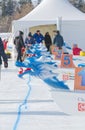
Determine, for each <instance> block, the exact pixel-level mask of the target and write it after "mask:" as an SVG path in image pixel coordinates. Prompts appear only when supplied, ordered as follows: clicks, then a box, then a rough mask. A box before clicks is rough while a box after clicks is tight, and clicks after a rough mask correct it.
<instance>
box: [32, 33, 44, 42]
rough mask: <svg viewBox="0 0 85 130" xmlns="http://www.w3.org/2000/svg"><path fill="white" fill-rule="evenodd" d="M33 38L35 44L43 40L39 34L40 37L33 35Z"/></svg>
mask: <svg viewBox="0 0 85 130" xmlns="http://www.w3.org/2000/svg"><path fill="white" fill-rule="evenodd" d="M33 38H34V40H35V41H36V42H37V43H41V42H42V41H43V40H44V37H43V35H42V34H41V33H40V35H38V34H37V33H35V34H34V35H33Z"/></svg>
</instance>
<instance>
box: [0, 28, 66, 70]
mask: <svg viewBox="0 0 85 130" xmlns="http://www.w3.org/2000/svg"><path fill="white" fill-rule="evenodd" d="M23 35H24V33H23V32H22V31H19V36H17V37H15V39H14V44H15V48H16V51H17V59H16V60H17V61H20V62H22V61H23V58H22V56H23V52H25V50H27V49H29V47H30V46H31V45H32V44H35V43H38V44H40V43H43V41H44V43H45V46H46V48H47V51H50V46H51V45H52V44H54V45H55V46H57V47H58V48H59V49H61V48H62V46H63V45H64V40H63V37H62V36H61V35H60V32H59V31H56V30H55V31H54V38H53V39H52V38H51V36H50V34H49V32H46V33H45V35H43V34H42V33H41V32H40V30H37V31H36V32H35V33H34V34H32V33H31V32H29V33H28V36H27V37H26V39H25V41H24V40H23ZM6 48H7V41H5V40H3V41H2V39H1V38H0V65H1V64H2V59H3V62H4V67H5V68H7V67H8V58H7V55H6V53H5V50H6Z"/></svg>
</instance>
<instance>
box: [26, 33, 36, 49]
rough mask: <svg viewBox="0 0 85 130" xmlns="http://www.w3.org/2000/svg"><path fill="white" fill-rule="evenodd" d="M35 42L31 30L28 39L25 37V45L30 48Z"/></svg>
mask: <svg viewBox="0 0 85 130" xmlns="http://www.w3.org/2000/svg"><path fill="white" fill-rule="evenodd" d="M34 43H35V41H34V39H33V36H32V33H31V32H29V33H28V37H26V39H25V47H27V48H28V47H29V46H31V45H32V44H34Z"/></svg>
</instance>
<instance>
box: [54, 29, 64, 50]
mask: <svg viewBox="0 0 85 130" xmlns="http://www.w3.org/2000/svg"><path fill="white" fill-rule="evenodd" d="M53 32H54V33H55V36H54V40H53V44H54V45H56V46H57V47H58V48H62V46H63V45H64V40H63V37H62V36H61V35H60V32H59V31H56V30H54V31H53Z"/></svg>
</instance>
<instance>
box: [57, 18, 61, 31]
mask: <svg viewBox="0 0 85 130" xmlns="http://www.w3.org/2000/svg"><path fill="white" fill-rule="evenodd" d="M61 26H62V17H57V30H59V31H60V33H61Z"/></svg>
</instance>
